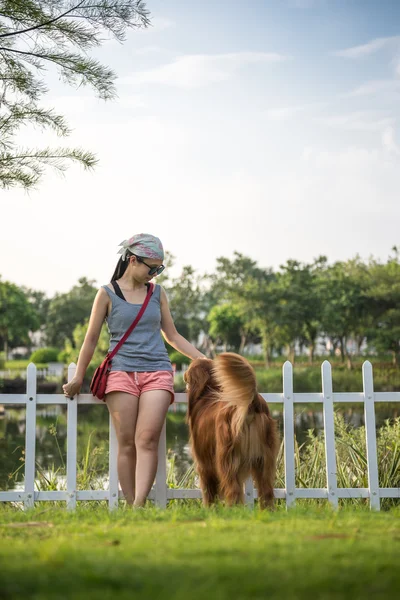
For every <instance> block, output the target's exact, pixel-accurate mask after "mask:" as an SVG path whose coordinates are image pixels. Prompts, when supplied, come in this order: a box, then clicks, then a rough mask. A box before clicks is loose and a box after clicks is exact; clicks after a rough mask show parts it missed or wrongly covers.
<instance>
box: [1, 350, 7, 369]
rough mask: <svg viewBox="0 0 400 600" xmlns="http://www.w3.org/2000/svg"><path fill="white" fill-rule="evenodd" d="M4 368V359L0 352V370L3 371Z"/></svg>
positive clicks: (2, 353)
mask: <svg viewBox="0 0 400 600" xmlns="http://www.w3.org/2000/svg"><path fill="white" fill-rule="evenodd" d="M5 366H6V357H5V354H4V352H0V369H4V368H5Z"/></svg>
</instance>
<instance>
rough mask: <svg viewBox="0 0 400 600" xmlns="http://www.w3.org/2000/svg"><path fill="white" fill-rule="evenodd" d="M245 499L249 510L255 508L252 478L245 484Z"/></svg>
mask: <svg viewBox="0 0 400 600" xmlns="http://www.w3.org/2000/svg"><path fill="white" fill-rule="evenodd" d="M244 498H245V504H246V506H247V507H248V508H254V482H253V478H252V477H251V476H250V477H248V478H247V479H246V481H245V482H244Z"/></svg>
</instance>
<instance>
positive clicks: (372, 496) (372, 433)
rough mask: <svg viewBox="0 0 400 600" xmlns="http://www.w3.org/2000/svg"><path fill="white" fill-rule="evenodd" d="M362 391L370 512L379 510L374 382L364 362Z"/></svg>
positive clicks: (370, 371) (370, 368) (366, 363)
mask: <svg viewBox="0 0 400 600" xmlns="http://www.w3.org/2000/svg"><path fill="white" fill-rule="evenodd" d="M362 375H363V389H364V417H365V436H366V447H367V467H368V489H369V505H370V508H371V510H380V509H381V501H380V496H379V477H378V457H377V452H376V425H375V404H374V380H373V375H372V365H371V363H370V362H369V360H366V361H365V362H364V364H363V367H362Z"/></svg>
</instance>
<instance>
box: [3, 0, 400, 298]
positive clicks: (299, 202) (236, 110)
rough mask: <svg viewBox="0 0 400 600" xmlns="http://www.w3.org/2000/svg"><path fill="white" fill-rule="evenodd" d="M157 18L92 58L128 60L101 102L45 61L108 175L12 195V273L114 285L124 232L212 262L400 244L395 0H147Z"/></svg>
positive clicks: (74, 176) (267, 262) (58, 285)
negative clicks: (112, 92)
mask: <svg viewBox="0 0 400 600" xmlns="http://www.w3.org/2000/svg"><path fill="white" fill-rule="evenodd" d="M147 8H148V9H149V10H150V13H151V19H152V27H151V28H149V29H147V30H131V31H130V32H128V35H127V40H126V42H125V43H124V44H123V45H120V44H119V43H118V42H116V41H114V40H109V41H107V42H105V44H104V45H103V46H102V47H101V48H100V49H97V50H96V52H95V53H94V56H95V57H96V58H98V59H99V60H101V61H102V62H103V63H104V64H107V65H109V66H110V67H112V68H113V69H114V70H115V71H116V73H117V74H118V79H117V84H116V85H117V92H118V98H117V99H116V100H114V101H112V102H104V101H101V100H98V99H97V98H96V96H95V93H94V92H93V91H92V90H91V89H90V88H82V87H80V88H79V89H73V88H71V87H68V86H66V85H64V84H63V83H62V82H60V81H59V79H58V77H57V76H56V75H55V73H52V72H49V73H48V74H47V75H46V82H47V84H48V87H49V93H48V94H47V95H46V96H45V98H44V99H43V101H42V104H43V105H45V106H48V107H53V108H55V109H56V110H57V111H58V112H60V113H61V114H63V115H65V117H66V118H67V120H68V123H69V126H70V127H71V129H72V130H73V132H72V134H71V135H70V136H69V138H65V139H62V138H61V139H60V138H55V137H54V136H53V135H52V134H50V133H48V132H41V131H38V130H36V131H35V130H29V129H26V130H24V131H23V132H22V137H21V143H23V145H24V146H33V147H45V146H48V145H51V144H52V145H53V146H56V147H58V146H62V145H64V146H68V147H76V146H79V147H82V148H85V149H88V150H91V151H93V152H95V153H96V155H97V157H98V159H99V164H98V166H97V167H96V169H95V170H94V171H93V172H85V171H84V170H83V169H82V168H81V167H80V166H72V167H71V168H69V170H68V171H67V173H66V175H65V177H60V176H59V175H57V174H55V173H54V172H53V171H50V170H49V171H47V172H46V174H45V177H44V178H43V180H42V182H41V183H40V185H39V186H38V188H37V189H36V190H34V191H30V192H29V193H27V192H25V191H23V190H21V189H16V190H12V191H3V190H2V191H0V207H1V212H0V223H1V228H0V232H1V233H0V275H1V277H2V278H3V280H4V279H5V280H8V281H12V282H13V283H16V284H17V285H23V286H27V287H30V288H33V289H36V290H43V291H45V292H46V293H47V294H48V295H49V296H52V295H54V294H55V293H57V292H67V291H68V290H69V289H71V287H72V286H73V285H75V284H76V283H77V281H78V279H79V278H80V277H88V278H89V279H93V280H95V281H96V282H97V283H98V285H102V284H104V283H107V282H108V281H109V279H110V277H111V275H112V272H113V270H114V267H115V264H116V262H117V260H118V255H117V252H118V249H119V244H120V243H121V242H122V241H123V240H125V239H127V238H129V237H131V236H132V235H134V234H135V233H142V232H145V233H152V234H154V235H157V236H158V237H160V238H161V240H162V242H163V244H164V248H165V249H166V250H168V251H169V252H170V253H172V254H173V255H174V256H175V257H176V260H175V267H174V268H173V269H172V274H173V275H177V274H178V273H179V271H180V269H181V268H182V266H184V265H192V266H193V267H194V268H195V269H196V270H197V272H198V273H199V274H203V273H206V272H207V273H210V272H212V271H213V270H214V269H215V265H216V258H217V257H220V256H225V257H229V258H233V255H234V252H235V251H237V252H241V253H243V254H245V255H247V256H250V257H251V258H253V259H254V260H256V261H257V262H258V264H259V266H263V267H273V268H275V269H277V268H279V265H281V264H283V263H285V262H286V261H287V260H288V259H296V260H298V261H300V262H311V261H312V260H313V259H314V258H316V257H317V256H320V255H325V256H327V257H328V259H329V262H334V261H337V260H347V259H350V258H353V257H354V256H355V255H357V254H359V255H360V256H361V257H362V258H365V259H367V258H368V257H369V256H371V255H373V256H375V257H376V258H379V259H381V260H386V258H387V257H388V255H389V254H390V252H391V248H392V246H394V245H396V244H397V245H399V244H400V233H399V226H400V201H399V200H400V198H399V190H400V128H399V118H400V2H399V1H398V0H264V1H261V0H252V2H249V3H244V2H238V1H236V0H229V1H228V0H215V1H211V0H203V1H202V2H192V1H188V0H163V1H161V0H148V1H147Z"/></svg>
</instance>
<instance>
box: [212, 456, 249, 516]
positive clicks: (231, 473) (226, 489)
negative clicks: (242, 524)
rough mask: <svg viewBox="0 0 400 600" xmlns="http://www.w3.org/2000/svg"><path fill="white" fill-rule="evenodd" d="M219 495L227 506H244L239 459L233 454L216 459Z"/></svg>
mask: <svg viewBox="0 0 400 600" xmlns="http://www.w3.org/2000/svg"><path fill="white" fill-rule="evenodd" d="M217 471H218V475H219V481H220V494H221V496H222V497H223V498H224V500H225V502H226V503H227V505H228V506H231V505H232V504H244V485H243V477H241V476H240V457H239V456H235V453H234V452H228V453H227V454H223V455H221V454H220V455H219V456H218V457H217Z"/></svg>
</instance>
